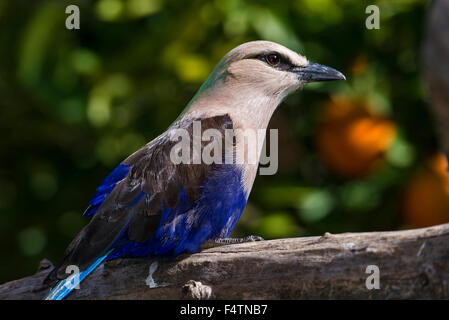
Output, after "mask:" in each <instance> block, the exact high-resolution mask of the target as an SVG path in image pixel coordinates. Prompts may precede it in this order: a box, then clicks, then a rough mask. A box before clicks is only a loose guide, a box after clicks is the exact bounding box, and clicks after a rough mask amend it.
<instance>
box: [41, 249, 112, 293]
mask: <svg viewBox="0 0 449 320" xmlns="http://www.w3.org/2000/svg"><path fill="white" fill-rule="evenodd" d="M113 250H114V249H111V250H109V251H108V252H107V253H106V254H105V255H103V256H101V257H100V258H98V259H97V260H96V261H95V262H94V263H92V264H91V265H90V267H89V268H87V269H86V270H84V271H81V272H80V273H74V274H72V275H70V276H69V277H67V278H66V279H64V280H61V281H59V282H58V284H57V285H56V286H55V287H54V288H53V289H51V291H50V293H49V294H48V295H47V296H46V297H45V300H62V299H64V298H65V297H66V296H67V295H68V294H69V293H70V292H72V290H73V289H75V288H76V287H77V286H78V285H79V284H80V283H81V281H83V280H84V279H85V278H86V277H87V276H88V275H89V274H90V273H91V272H92V271H94V270H95V268H96V267H98V265H99V264H100V263H102V262H103V261H104V260H105V259H106V258H107V257H108V255H109V254H110V253H111V252H112V251H113Z"/></svg>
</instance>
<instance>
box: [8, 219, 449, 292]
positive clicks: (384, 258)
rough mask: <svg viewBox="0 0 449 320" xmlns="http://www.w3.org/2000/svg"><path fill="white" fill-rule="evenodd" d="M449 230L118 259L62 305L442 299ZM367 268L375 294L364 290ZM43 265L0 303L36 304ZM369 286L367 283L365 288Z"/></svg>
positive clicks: (447, 280)
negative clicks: (371, 269)
mask: <svg viewBox="0 0 449 320" xmlns="http://www.w3.org/2000/svg"><path fill="white" fill-rule="evenodd" d="M448 244H449V224H444V225H440V226H435V227H430V228H425V229H415V230H406V231H391V232H369V233H344V234H337V235H334V234H329V233H326V234H325V235H323V236H321V237H304V238H292V239H280V240H270V241H261V242H253V243H245V244H238V245H227V246H221V247H216V248H210V249H206V250H203V251H201V252H199V253H196V254H192V255H187V254H184V255H181V256H179V257H178V258H176V259H174V260H145V259H138V260H137V259H118V260H113V261H109V262H107V263H104V264H103V265H101V266H100V267H99V268H98V269H97V270H95V271H94V272H93V273H92V274H91V275H90V276H89V277H88V278H86V280H85V281H84V282H82V283H81V288H80V289H79V290H74V291H73V292H72V293H71V294H70V295H69V296H68V297H67V298H68V299H185V298H187V299H208V298H212V299H312V298H317V299H448V298H449V245H448ZM370 265H374V266H377V267H378V268H379V284H380V288H379V289H375V288H374V289H368V288H367V286H366V282H367V278H368V277H369V276H370V275H371V274H370V273H366V271H367V267H368V266H370ZM50 269H51V264H50V263H49V261H48V260H45V261H43V262H42V263H41V265H40V268H39V270H38V272H37V273H36V274H35V275H33V276H30V277H27V278H23V279H19V280H15V281H11V282H8V283H5V284H3V285H2V286H0V299H42V298H43V297H44V296H45V295H46V293H47V292H48V288H44V287H42V285H41V283H42V280H43V279H44V277H45V276H46V274H47V273H48V272H49V271H50ZM368 282H370V280H368Z"/></svg>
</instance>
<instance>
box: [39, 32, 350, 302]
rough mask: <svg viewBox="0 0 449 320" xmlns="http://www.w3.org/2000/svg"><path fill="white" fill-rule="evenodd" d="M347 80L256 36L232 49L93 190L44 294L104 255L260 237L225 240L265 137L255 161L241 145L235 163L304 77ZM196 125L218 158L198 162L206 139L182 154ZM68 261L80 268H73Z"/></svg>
mask: <svg viewBox="0 0 449 320" xmlns="http://www.w3.org/2000/svg"><path fill="white" fill-rule="evenodd" d="M344 79H345V77H344V75H343V74H342V73H340V72H339V71H337V70H335V69H333V68H330V67H326V66H323V65H320V64H317V63H312V62H309V61H308V60H307V59H306V58H305V57H303V56H301V55H299V54H297V53H296V52H294V51H291V50H289V49H287V48H286V47H284V46H281V45H279V44H277V43H273V42H269V41H253V42H248V43H244V44H242V45H240V46H238V47H236V48H234V49H233V50H231V51H230V52H229V53H228V54H226V56H225V57H224V58H223V59H222V60H221V61H220V62H219V63H218V64H217V66H216V67H215V69H214V70H213V72H212V73H211V75H210V76H209V77H208V78H207V80H206V81H205V82H204V84H203V85H202V86H201V87H200V89H199V91H198V92H197V93H196V94H195V96H194V97H193V98H192V100H191V101H190V102H189V103H188V105H187V107H186V108H185V109H184V111H183V112H182V113H181V115H180V116H179V117H178V119H177V120H176V121H175V122H174V123H173V124H172V125H171V126H170V127H169V128H168V129H167V131H165V132H164V133H162V134H161V135H160V136H158V137H157V138H155V139H154V140H152V141H151V142H149V143H148V144H146V145H145V146H143V147H142V148H141V149H139V150H137V151H136V152H135V153H133V154H132V155H130V156H129V157H128V158H126V159H125V160H124V161H123V162H122V163H120V164H119V165H118V166H117V167H116V168H115V169H114V170H113V171H112V173H111V174H110V175H109V176H108V177H107V178H106V179H105V180H104V181H103V183H102V184H101V185H100V186H99V187H98V188H97V193H96V194H95V196H94V197H93V199H92V200H91V201H90V203H89V206H88V207H87V209H86V211H85V212H84V216H87V217H92V218H91V220H90V222H89V223H88V224H87V225H86V226H85V227H84V228H83V229H82V230H81V232H80V233H79V234H78V235H77V236H76V238H75V239H74V240H73V241H72V242H71V243H70V245H69V246H68V248H67V250H66V252H65V255H64V258H63V259H62V261H61V263H60V264H59V265H57V266H56V267H55V268H54V269H53V270H52V271H51V272H50V273H49V275H48V276H47V278H46V280H45V283H46V284H48V285H49V286H52V287H53V288H52V289H51V291H50V293H49V294H48V295H47V297H46V299H50V300H60V299H63V298H64V297H65V296H66V295H67V294H69V293H70V291H71V290H72V289H73V288H74V287H75V286H76V285H77V284H78V283H79V282H81V281H82V280H83V279H84V278H85V277H86V276H88V275H89V274H90V273H91V272H92V271H93V270H94V269H95V268H96V267H97V266H98V265H99V264H101V263H102V262H103V261H106V260H111V259H115V258H119V257H121V258H133V257H158V256H177V255H178V254H180V253H182V252H190V253H193V252H197V251H198V250H199V249H200V247H201V246H202V245H207V243H218V244H226V243H238V242H244V241H254V240H260V239H261V238H260V237H256V236H249V237H246V238H242V239H239V238H234V239H233V238H229V234H230V233H231V231H232V229H233V228H234V226H235V224H236V223H237V221H238V220H239V218H240V215H241V213H242V211H243V209H244V207H245V205H246V202H247V199H248V196H249V194H250V191H251V188H252V185H253V183H254V179H255V177H256V173H257V168H258V161H259V157H260V153H261V149H262V148H261V145H262V143H260V141H259V143H258V146H257V147H256V157H257V159H256V161H252V162H250V161H247V158H248V157H245V152H243V156H242V157H241V158H240V159H241V160H242V161H236V160H237V158H238V157H237V156H236V155H237V153H239V152H240V151H241V150H246V149H245V147H248V145H249V144H251V143H253V142H252V141H249V142H248V140H247V139H245V137H244V136H242V133H241V132H245V131H247V130H266V128H267V126H268V122H269V121H270V118H271V116H272V114H273V112H274V111H275V109H276V108H277V106H278V105H279V104H280V103H281V102H282V100H283V99H284V98H285V97H286V96H287V95H289V94H290V93H292V92H294V91H296V90H297V89H299V88H301V87H302V86H303V85H304V84H306V83H308V82H315V81H329V80H344ZM195 123H200V125H201V131H202V132H206V131H207V130H209V132H212V133H213V134H211V135H210V136H211V137H210V141H211V142H212V141H214V142H215V144H214V149H213V151H212V152H211V153H210V155H211V157H212V158H213V159H214V161H212V162H211V161H202V160H204V159H202V158H201V157H202V155H203V153H202V151H204V149H205V148H207V144H206V143H205V141H203V140H199V141H200V142H199V143H197V144H196V147H197V148H195V147H192V150H193V151H192V150H191V151H192V152H189V153H187V151H188V150H187V149H188V148H187V149H186V150H187V151H186V154H183V151H185V150H184V149H183V146H182V145H181V146H180V143H181V142H182V141H181V140H183V138H185V139H187V141H188V143H187V144H188V145H187V146H192V145H194V144H195V143H194V141H198V140H195V139H196V138H198V137H195ZM229 130H231V131H232V132H235V134H234V136H233V137H232V139H231V140H232V142H231V143H229V141H225V140H226V132H227V131H229ZM183 132H184V133H185V134H184V135H182V133H183ZM180 133H181V134H180ZM264 138H265V136H263V139H264ZM228 140H229V139H228ZM185 141H186V140H184V143H185ZM216 146H218V147H217V148H215V147H216ZM184 147H185V145H184ZM177 148H178V149H179V150H178V149H177ZM198 148H199V149H198ZM198 150H199V151H198ZM212 153H213V154H212ZM239 154H240V153H239ZM179 155H182V157H184V158H182V157H181V160H183V161H179V157H178V156H179ZM195 157H196V159H195ZM198 159H199V160H200V161H198ZM195 160H196V161H195ZM217 160H218V161H217ZM71 265H74V266H76V267H77V268H79V270H80V273H79V274H72V275H70V274H67V273H66V268H67V267H68V266H71ZM75 276H76V277H75Z"/></svg>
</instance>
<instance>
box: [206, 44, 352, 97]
mask: <svg viewBox="0 0 449 320" xmlns="http://www.w3.org/2000/svg"><path fill="white" fill-rule="evenodd" d="M340 79H344V76H343V74H341V73H340V72H338V71H337V70H335V69H332V68H329V67H324V66H321V65H318V64H316V63H310V62H309V61H308V60H307V59H306V58H305V57H304V56H301V55H300V54H298V53H296V52H294V51H292V50H290V49H288V48H286V47H284V46H282V45H280V44H277V43H274V42H270V41H252V42H247V43H244V44H242V45H240V46H238V47H236V48H234V49H233V50H231V51H230V52H229V53H228V54H227V55H226V56H225V57H224V58H223V59H222V60H221V61H220V63H219V64H218V65H217V67H216V68H215V70H214V72H213V73H212V74H211V77H210V78H209V79H208V81H207V82H206V83H205V87H209V86H211V85H217V84H218V83H219V82H224V83H226V84H227V85H230V86H235V87H238V88H245V87H249V88H251V90H253V91H254V92H257V93H258V94H262V95H271V96H279V97H281V98H283V97H285V96H286V95H288V94H289V93H291V92H293V91H295V90H297V89H298V88H300V87H302V86H303V85H304V84H305V83H307V82H312V81H326V80H340Z"/></svg>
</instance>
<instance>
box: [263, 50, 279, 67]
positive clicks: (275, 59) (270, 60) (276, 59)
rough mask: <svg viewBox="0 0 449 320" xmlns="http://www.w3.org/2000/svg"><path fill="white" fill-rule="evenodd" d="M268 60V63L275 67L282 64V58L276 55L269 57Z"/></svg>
mask: <svg viewBox="0 0 449 320" xmlns="http://www.w3.org/2000/svg"><path fill="white" fill-rule="evenodd" d="M266 59H267V62H268V63H269V64H271V65H272V66H274V67H275V66H277V65H278V64H279V62H281V58H280V57H279V55H277V54H274V53H272V54H269V55H267V58H266Z"/></svg>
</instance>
